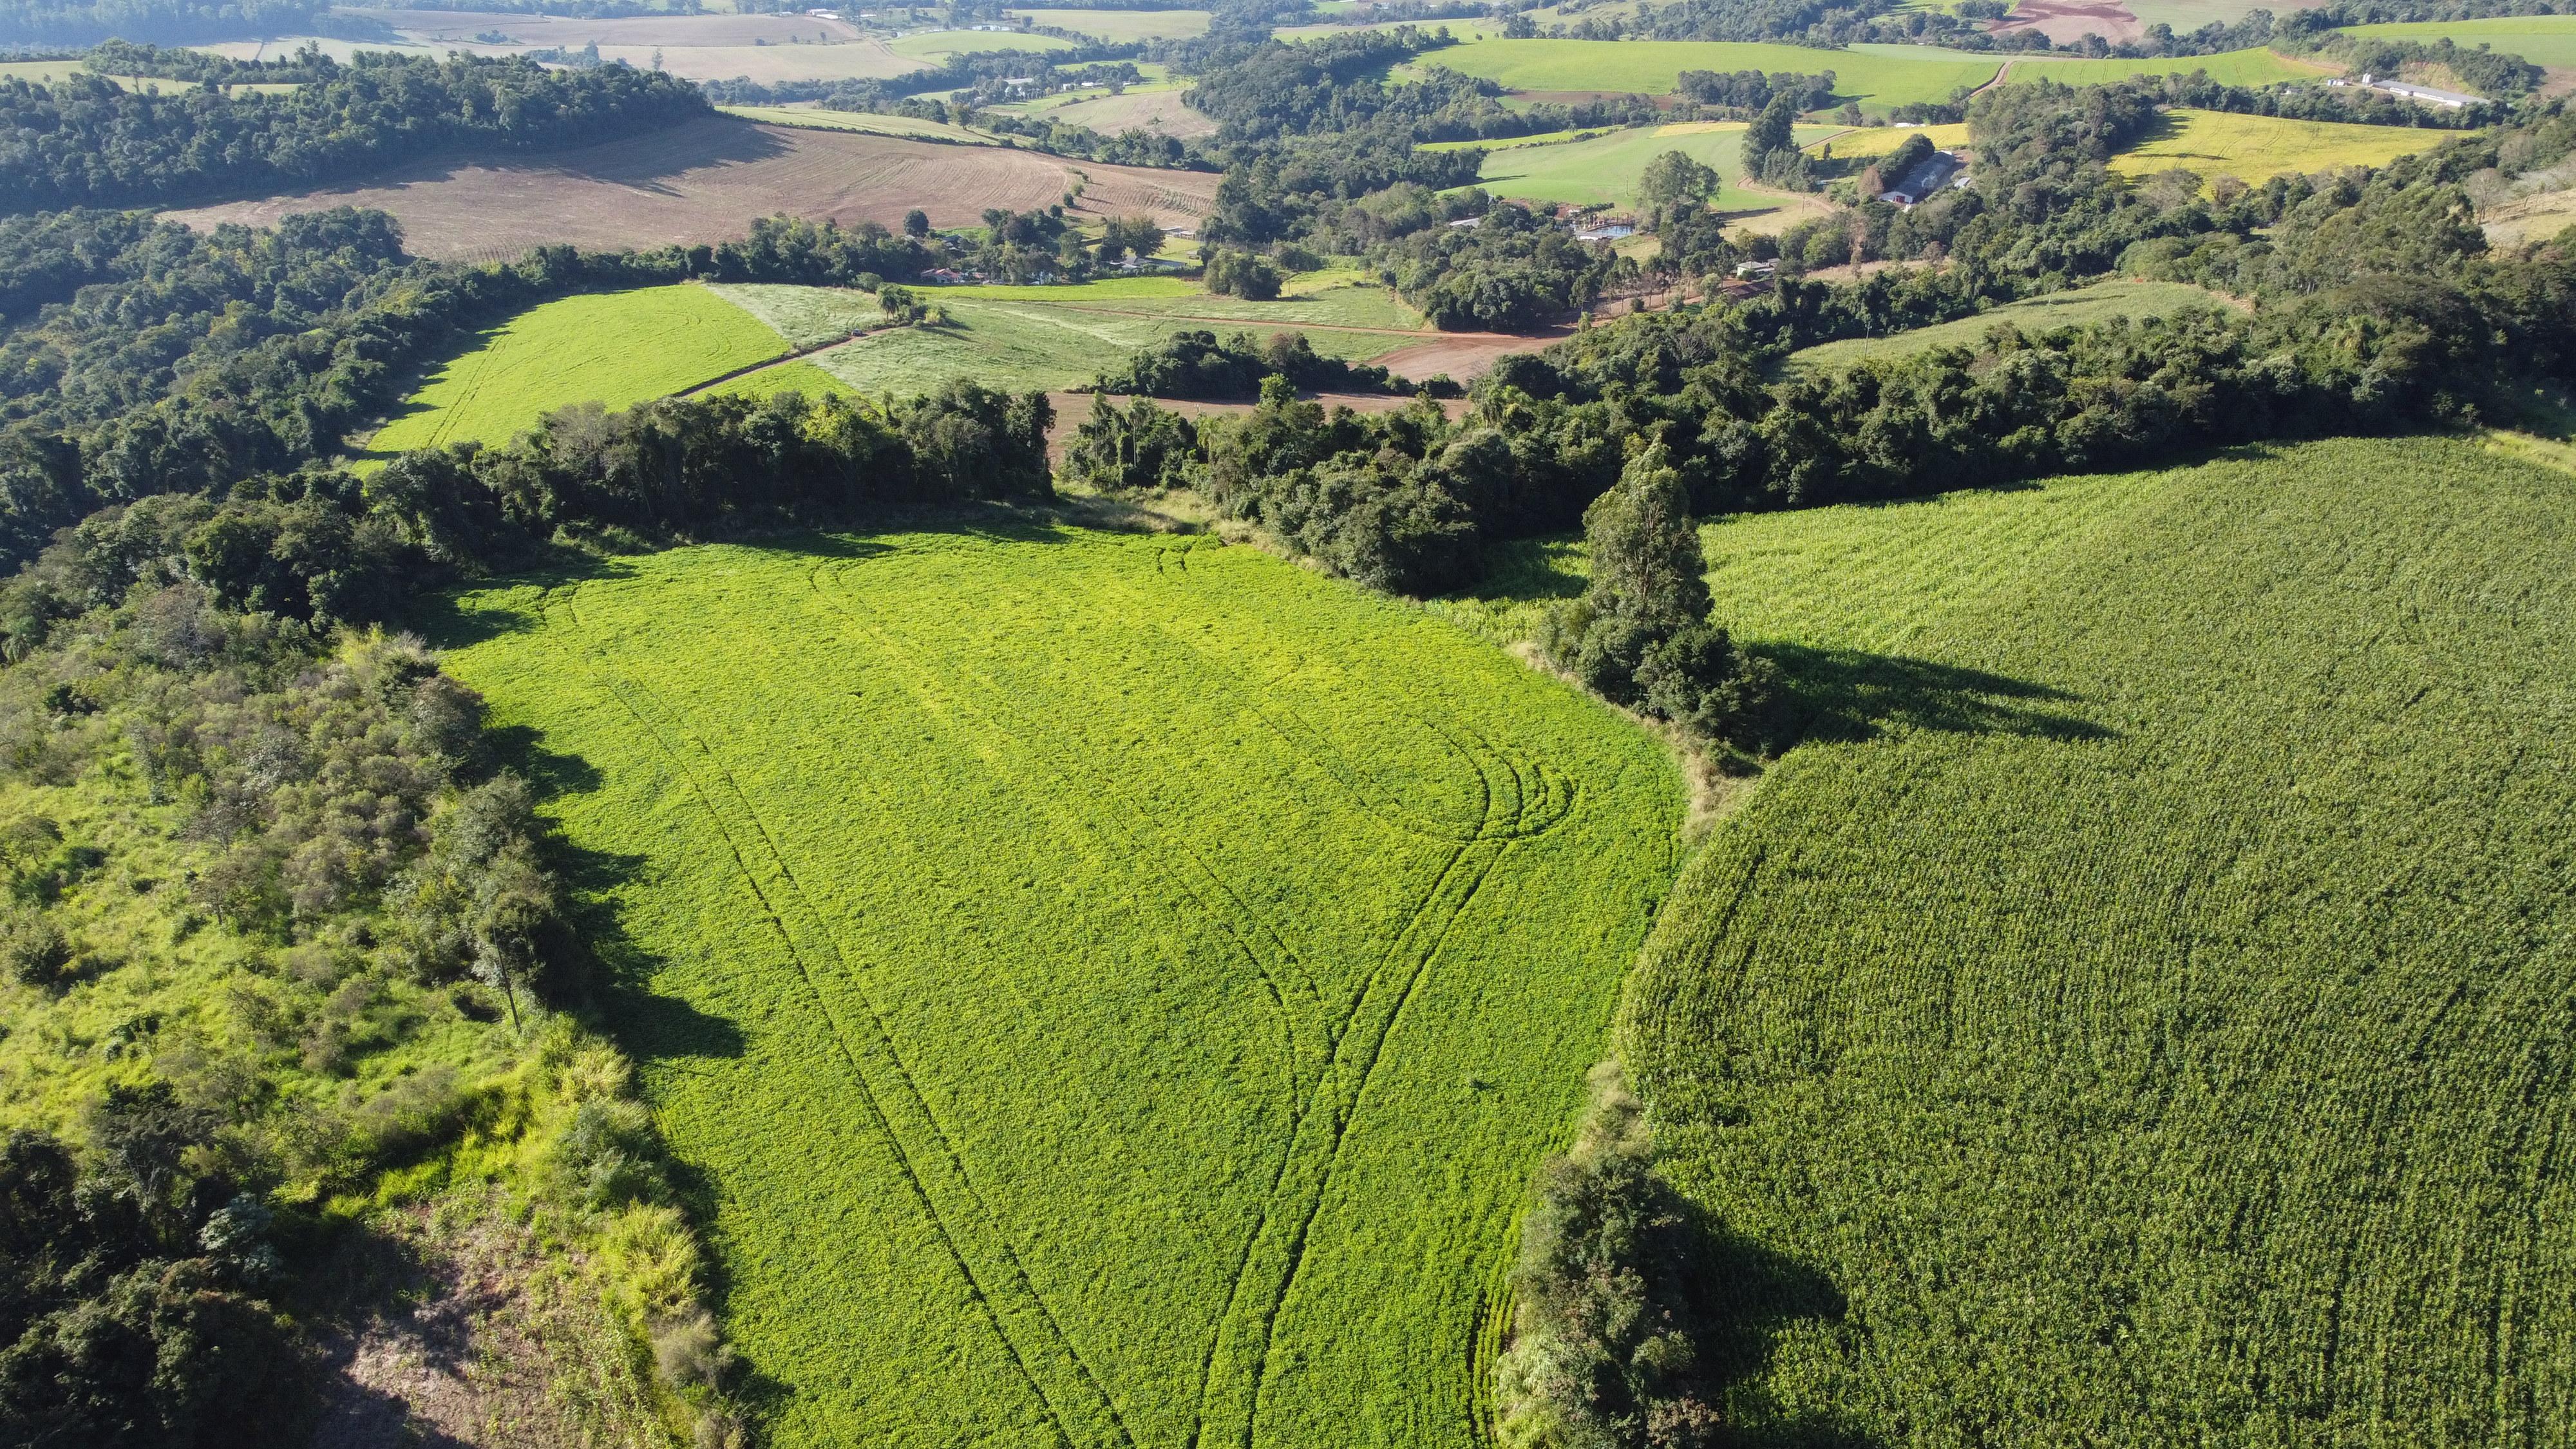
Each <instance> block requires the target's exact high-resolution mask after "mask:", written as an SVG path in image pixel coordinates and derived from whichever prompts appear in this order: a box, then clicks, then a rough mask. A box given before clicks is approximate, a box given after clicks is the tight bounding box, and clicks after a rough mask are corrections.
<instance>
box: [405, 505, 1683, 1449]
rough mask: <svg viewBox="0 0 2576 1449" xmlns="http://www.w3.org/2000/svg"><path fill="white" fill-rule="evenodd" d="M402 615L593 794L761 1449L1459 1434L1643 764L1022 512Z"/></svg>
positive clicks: (1573, 711) (1654, 864)
mask: <svg viewBox="0 0 2576 1449" xmlns="http://www.w3.org/2000/svg"><path fill="white" fill-rule="evenodd" d="M427 627H429V628H430V629H431V631H432V632H433V634H434V635H435V636H436V637H439V638H441V639H443V640H446V641H448V642H450V643H453V644H457V645H460V646H462V647H458V648H456V649H454V651H453V652H451V653H450V654H449V655H448V656H447V666H448V668H449V669H450V670H451V671H452V672H453V673H454V674H455V675H456V676H457V677H458V678H460V679H462V680H464V681H466V682H467V683H469V684H471V685H473V686H474V687H475V688H477V689H479V690H481V691H483V693H484V694H485V696H486V697H487V699H489V701H490V702H491V706H492V710H493V715H494V719H495V721H496V722H497V723H500V724H502V725H504V726H506V727H510V728H514V729H520V730H524V731H526V732H528V733H527V738H528V739H529V740H531V741H532V742H533V743H534V747H535V748H536V749H537V750H539V751H541V752H542V753H541V755H540V756H539V760H540V763H536V764H532V765H531V766H530V768H531V769H538V770H542V771H545V772H548V773H547V774H546V778H550V779H555V780H558V781H561V782H563V783H564V786H565V789H564V792H563V793H560V794H558V795H557V796H555V798H554V799H553V801H552V803H551V805H550V806H549V807H548V808H549V809H550V810H551V811H552V813H553V814H554V815H555V816H556V817H557V819H558V821H559V824H560V826H561V829H562V831H563V834H564V836H565V838H566V840H567V841H568V842H569V844H570V846H571V847H572V848H574V849H576V850H578V851H580V852H581V853H582V854H583V857H584V858H585V859H586V860H589V861H592V862H594V863H595V870H594V873H593V877H592V879H593V885H594V889H595V890H596V891H597V892H598V894H599V898H600V899H601V901H602V903H603V907H604V911H603V916H604V917H605V916H606V915H609V914H613V917H614V921H615V926H614V929H603V932H602V935H601V937H600V941H599V945H600V949H601V950H602V951H603V952H604V953H605V954H607V955H608V956H609V957H610V958H611V960H612V962H613V964H614V965H615V966H616V967H617V968H618V969H619V970H620V971H621V973H622V976H623V979H624V980H626V981H627V982H628V983H630V985H629V987H628V989H627V990H625V991H624V992H622V993H621V994H620V995H619V996H618V997H617V998H616V999H615V1000H616V1004H615V1005H614V1006H613V1007H612V1008H611V1012H612V1019H613V1024H614V1025H615V1026H616V1027H617V1028H618V1030H619V1031H620V1033H621V1036H622V1038H623V1040H624V1042H625V1044H626V1045H627V1046H628V1048H629V1049H630V1050H631V1051H632V1052H633V1053H634V1054H635V1055H636V1057H637V1058H638V1060H639V1062H640V1063H642V1067H643V1077H644V1080H645V1082H646V1084H647V1086H648V1090H649V1092H650V1094H651V1097H652V1099H653V1103H654V1107H655V1116H656V1120H657V1123H658V1125H659V1126H660V1127H661V1129H662V1131H663V1133H664V1134H665V1135H666V1137H667V1139H668V1140H669V1141H670V1142H671V1144H672V1145H673V1147H674V1149H675V1150H676V1151H677V1152H678V1153H679V1154H680V1155H681V1156H682V1158H684V1159H685V1160H686V1161H687V1162H688V1163H689V1164H690V1165H691V1166H692V1167H693V1168H694V1169H695V1170H696V1171H697V1172H698V1173H700V1174H702V1177H703V1182H704V1185H705V1201H706V1202H707V1203H708V1205H709V1210H710V1213H711V1216H712V1222H713V1232H714V1235H715V1236H716V1238H717V1239H718V1240H719V1241H720V1242H721V1244H722V1247H723V1253H724V1262H725V1266H726V1273H727V1278H728V1288H727V1292H726V1296H725V1306H726V1312H727V1319H728V1322H727V1329H728V1336H729V1338H730V1340H731V1342H732V1344H733V1345H734V1347H735V1348H736V1349H737V1350H738V1351H739V1352H740V1353H741V1354H742V1355H743V1356H744V1358H745V1359H746V1361H747V1367H748V1369H749V1370H750V1372H751V1373H753V1374H755V1375H757V1381H758V1382H760V1383H762V1384H763V1385H765V1386H768V1387H767V1389H766V1390H765V1392H764V1393H763V1394H762V1395H761V1396H760V1398H759V1399H758V1400H757V1402H758V1403H759V1404H761V1405H762V1406H763V1407H764V1417H765V1418H766V1421H767V1422H766V1423H764V1424H763V1425H762V1428H763V1430H764V1431H765V1432H764V1442H767V1443H771V1444H776V1445H780V1446H787V1449H794V1446H809V1445H838V1444H854V1443H868V1444H907V1445H945V1444H964V1443H979V1444H1025V1445H1040V1444H1047V1445H1078V1446H1093V1445H1099V1446H1127V1445H1148V1444H1150V1445H1179V1444H1185V1443H1197V1444H1201V1445H1207V1446H1216V1445H1251V1446H1269V1445H1280V1446H1288V1445H1310V1444H1322V1443H1332V1444H1337V1445H1352V1446H1370V1445H1385V1446H1402V1449H1449V1446H1455V1449H1472V1446H1475V1445H1478V1444H1480V1443H1481V1442H1482V1438H1481V1435H1480V1433H1479V1431H1478V1429H1477V1427H1476V1420H1475V1417H1474V1414H1475V1409H1474V1405H1475V1404H1476V1402H1477V1401H1478V1400H1479V1399H1480V1398H1481V1397H1482V1377H1483V1375H1484V1374H1485V1373H1486V1371H1487V1368H1488V1364H1487V1362H1486V1361H1485V1360H1484V1359H1483V1358H1482V1356H1481V1355H1480V1352H1479V1345H1480V1344H1483V1343H1488V1342H1489V1341H1490V1340H1489V1338H1488V1337H1486V1336H1485V1335H1484V1332H1483V1331H1484V1330H1485V1329H1487V1328H1488V1326H1489V1325H1490V1323H1491V1320H1492V1318H1493V1316H1494V1315H1495V1314H1496V1312H1497V1311H1498V1308H1499V1304H1500V1299H1499V1296H1498V1295H1499V1292H1500V1288H1501V1280H1502V1274H1503V1271H1504V1269H1505V1267H1506V1265H1507V1264H1508V1262H1509V1261H1510V1254H1511V1251H1512V1237H1513V1230H1514V1224H1515V1222H1516V1221H1517V1219H1518V1217H1519V1214H1520V1211H1521V1206H1522V1202H1523V1198H1524V1194H1525V1192H1526V1190H1527V1185H1528V1175H1529V1173H1530V1171H1531V1169H1532V1168H1533V1167H1534V1166H1535V1165H1536V1163H1537V1161H1538V1159H1539V1156H1540V1154H1541V1153H1542V1152H1544V1151H1545V1150H1547V1149H1548V1148H1549V1147H1550V1146H1551V1145H1553V1144H1554V1143H1556V1142H1557V1141H1558V1140H1560V1139H1561V1137H1562V1136H1563V1134H1564V1133H1565V1132H1566V1131H1567V1130H1568V1128H1569V1126H1570V1122H1571V1117H1572V1114H1573V1112H1574V1111H1575V1109H1576V1107H1577V1104H1578V1099H1579V1097H1580V1093H1581V1088H1582V1073H1583V1069H1584V1067H1585V1066H1586V1065H1587V1064H1588V1063H1589V1062H1591V1061H1593V1060H1595V1059H1596V1058H1597V1057H1598V1056H1599V1055H1600V1053H1601V1052H1602V1050H1603V1048H1604V1045H1605V1028H1606V1027H1607V1025H1608V1022H1609V1020H1610V1017H1611V1013H1612V1009H1613V1005H1614V1002H1615V999H1616V995H1617V992H1618V983H1619V981H1620V978H1621V976H1622V975H1623V973H1624V972H1625V971H1626V970H1627V969H1628V967H1629V964H1630V962H1631V961H1632V960H1633V957H1634V953H1635V950H1636V947H1637V945H1638V943H1639V941H1640V939H1641V938H1642V936H1643V934H1644V931H1645V928H1646V925H1647V922H1648V920H1649V918H1650V917H1651V914H1652V912H1653V910H1654V908H1655V904H1656V902H1657V900H1658V899H1659V897H1660V895H1661V893H1662V891H1663V890H1664V888H1665V886H1666V884H1667V883H1668V881H1669V879H1670V872H1671V871H1672V870H1673V868H1674V865H1675V858H1676V855H1677V830H1678V825H1679V816H1680V808H1681V788H1680V781H1679V778H1678V774H1677V772H1676V770H1675V768H1674V766H1673V765H1672V763H1671V762H1670V760H1669V758H1668V757H1667V756H1666V754H1665V753H1664V751H1663V749H1662V747H1661V746H1659V745H1657V744H1656V743H1654V742H1652V741H1651V740H1649V739H1647V738H1646V737H1644V736H1643V735H1641V734H1639V733H1638V732H1636V731H1634V730H1633V729H1631V728H1630V727H1628V726H1627V725H1625V724H1624V723H1623V722H1622V721H1620V720H1619V719H1618V718H1616V717H1615V716H1614V715H1612V714H1611V713H1610V712H1609V711H1608V710H1606V709H1604V708H1603V707H1601V706H1599V705H1598V704H1595V703H1593V702H1591V701H1590V700H1588V699H1585V698H1583V697H1581V696H1579V695H1578V694H1576V693H1575V692H1574V691H1573V690H1571V689H1569V688H1567V687H1565V686H1563V685H1561V684H1559V683H1557V682H1556V681H1554V680H1552V679H1549V678H1547V677H1545V676H1543V675H1540V674H1538V673H1536V672H1534V671H1532V670H1530V669H1528V668H1527V667H1525V666H1523V665H1522V664H1520V663H1518V662H1517V661H1515V660H1513V659H1511V658H1509V657H1508V656H1506V655H1505V654H1503V653H1502V652H1501V651H1500V650H1497V649H1494V648H1492V647H1490V646H1488V645H1485V644H1483V643H1481V642H1479V641H1476V640H1474V639H1472V638H1470V637H1469V636H1467V635H1465V634H1462V633H1460V632H1459V631H1457V630H1456V629H1454V628H1452V627H1451V626H1449V625H1448V624H1446V623H1444V622H1442V621H1440V620H1438V619H1435V618H1432V617H1429V616H1427V615H1425V614H1423V613H1422V612H1421V611H1419V610H1416V609H1411V608H1408V607H1406V606H1404V605H1401V604H1397V603H1394V602H1390V601H1387V600H1383V599H1377V598H1373V597H1370V596H1368V595H1365V594H1363V593H1361V592H1360V591H1358V590H1355V589H1352V588H1350V587H1348V586H1346V585H1343V584H1339V583H1336V582H1333V581H1330V580H1326V579H1323V578H1320V577H1318V576H1316V575H1315V574H1313V573H1310V572H1308V571H1306V570H1303V569H1300V568H1297V567H1295V566H1293V565H1290V564H1287V563H1284V562H1282V561H1280V560H1278V559H1275V558H1273V557H1271V556H1269V555H1266V554H1263V553H1261V552H1258V551H1256V550H1253V549H1249V548H1240V547H1236V548H1227V547H1219V546H1213V545H1212V543H1211V542H1210V541H1208V540H1204V539H1192V538H1178V537H1170V536H1154V535H1145V536H1120V535H1110V534H1102V533H1092V532H1084V531H1080V530H1075V529H1070V528H1059V527H1046V526H1039V525H1033V524H1029V523H1019V522H1010V521H1006V520H1005V519H1004V518H1003V517H1000V516H994V517H991V518H985V519H978V520H975V521H974V522H973V523H972V525H971V526H970V527H967V528H964V529H961V530H960V531H956V532H947V533H914V534H890V535H871V536H861V537H848V538H815V539H809V540H806V541H803V542H797V541H793V540H789V541H773V542H769V543H766V544H763V545H761V546H758V547H704V548H695V549H687V550H681V551H676V552H672V553H666V554H660V555H654V556H650V557H642V558H633V559H624V560H619V561H617V562H616V563H614V564H612V565H603V566H601V567H600V568H598V569H597V570H596V571H594V572H592V573H590V574H587V575H583V576H557V577H548V578H543V579H535V580H528V581H525V582H520V583H516V584H512V585H507V586H499V587H493V588H489V589H486V590H483V591H481V592H478V593H475V594H472V595H469V596H467V597H465V598H463V599H461V600H459V601H458V602H457V603H456V605H455V607H454V611H453V613H452V615H450V616H448V617H445V618H442V619H433V620H430V621H427Z"/></svg>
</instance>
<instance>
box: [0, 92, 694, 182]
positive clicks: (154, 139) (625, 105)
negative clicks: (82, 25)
mask: <svg viewBox="0 0 2576 1449" xmlns="http://www.w3.org/2000/svg"><path fill="white" fill-rule="evenodd" d="M706 113H707V103H706V100H705V99H704V98H703V97H701V96H700V95H699V94H698V91H697V88H696V87H695V86H692V85H690V84H689V83H688V82H686V81H682V80H678V79H675V78H673V77H670V76H666V75H663V74H662V73H661V72H659V71H646V70H636V69H633V68H631V67H628V66H603V67H600V68H598V69H595V70H547V69H546V68H545V67H543V66H540V65H538V64H536V63H535V62H533V61H528V60H487V59H476V58H471V57H465V56H455V57H451V58H449V59H447V60H444V61H434V60H429V59H425V58H418V57H408V56H401V55H395V54H390V53H383V54H379V53H368V54H365V55H363V56H361V58H360V59H359V61H358V62H357V63H356V64H353V65H349V66H344V67H340V68H339V69H338V71H337V73H336V74H335V75H334V76H333V77H332V78H331V79H329V80H325V81H314V82H311V83H308V84H306V85H303V86H300V87H298V88H297V89H295V90H294V91H291V92H283V93H276V94H267V93H261V92H246V93H243V94H239V95H226V94H225V93H224V92H223V91H221V90H220V89H216V88H213V87H212V86H211V85H210V86H208V87H207V88H204V89H199V90H192V91H185V92H182V93H180V94H177V95H167V96H164V95H154V94H150V93H137V92H130V91H125V90H121V89H119V88H118V87H116V86H115V85H113V84H111V83H110V82H108V81H107V80H106V79H104V78H103V77H86V76H83V77H75V78H73V79H70V80H67V81H64V82H62V83H61V84H58V85H53V86H31V85H29V84H27V83H26V82H24V81H15V80H13V81H9V82H7V83H5V84H0V197H5V198H7V200H6V202H5V203H0V208H4V209H6V210H9V211H44V210H51V209H54V208H58V207H71V206H133V205H144V204H156V203H157V204H166V203H170V202H175V201H180V200H185V199H189V198H195V197H204V196H213V195H239V194H243V193H249V192H256V191H262V190H284V189H290V188H295V187H303V186H310V185H314V184H316V183H318V182H324V181H331V180H336V179H339V178H341V177H346V176H354V175H358V174H361V173H363V172H366V171H372V170H376V169H380V168H382V167H384V166H387V165H390V164H393V163H395V162H398V161H405V160H411V159H414V158H417V157H421V156H429V155H436V154H442V153H452V152H459V151H466V150H481V151H492V150H502V151H515V150H542V149H548V148H553V147H561V146H569V145H575V144H578V143H580V142H583V141H592V140H599V139H602V138H605V137H609V136H615V135H622V134H628V133H631V132H634V131H638V130H651V129H656V128H660V127H664V126H671V125H677V124H679V123H680V122H682V121H686V120H689V119H691V118H693V117H697V116H701V115H704V114H706Z"/></svg>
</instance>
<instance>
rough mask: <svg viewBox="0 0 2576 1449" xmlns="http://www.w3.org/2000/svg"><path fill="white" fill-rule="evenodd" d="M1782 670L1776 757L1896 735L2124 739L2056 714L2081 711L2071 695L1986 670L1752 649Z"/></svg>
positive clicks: (1804, 649) (1772, 737) (1772, 722)
mask: <svg viewBox="0 0 2576 1449" xmlns="http://www.w3.org/2000/svg"><path fill="white" fill-rule="evenodd" d="M1746 649H1747V651H1748V652H1749V653H1751V654H1753V655H1754V656H1756V657H1757V658H1760V659H1764V660H1768V661H1769V662H1770V663H1771V664H1772V665H1773V667H1775V668H1776V669H1778V670H1779V678H1780V692H1779V698H1778V700H1777V701H1776V702H1775V703H1774V704H1773V705H1772V707H1771V711H1770V716H1771V717H1770V719H1769V720H1768V721H1767V723H1766V728H1765V730H1764V733H1765V735H1766V736H1767V739H1768V743H1769V744H1770V746H1771V747H1772V748H1773V749H1775V750H1776V749H1786V748H1787V747H1788V746H1790V745H1793V744H1806V743H1827V744H1849V743H1855V742H1858V741H1861V740H1867V739H1875V738H1877V737H1878V736H1880V735H1883V734H1886V733H1889V732H1890V731H1894V730H1918V731H1932V732H1937V733H1942V734H1975V735H1993V734H2001V735H2021V736H2025V737H2028V738H2033V739H2045V740H2059V741H2075V740H2107V739H2113V738H2116V737H2117V735H2116V732H2115V731H2113V730H2110V729H2107V728H2105V727H2104V726H2102V725H2099V724H2096V723H2095V722H2093V721H2092V720H2089V719H2085V718H2083V717H2082V716H2081V715H2079V714H2076V713H2073V712H2071V711H2069V710H2062V709H2052V708H2048V707H2047V706H2051V705H2075V704H2080V703H2081V700H2080V698H2079V697H2078V696H2076V695H2073V694H2070V693H2068V692H2067V691H2065V690H2062V689H2057V688H2054V687H2052V686H2049V685H2045V684H2035V683H2032V682H2030V681H2028V680H2020V679H2010V678H2007V677H2005V676H2003V675H2000V674H1989V673H1987V672H1985V671H1984V670H1981V669H1964V668H1961V667H1959V666H1957V665H1952V664H1936V663H1933V662H1932V661H1930V660H1928V659H1909V658H1906V657H1904V656H1902V655H1895V654H1871V653H1867V652H1865V651H1862V650H1858V649H1818V648H1811V647H1809V646H1807V645H1803V644H1780V643H1760V644H1748V645H1747V646H1746Z"/></svg>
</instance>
